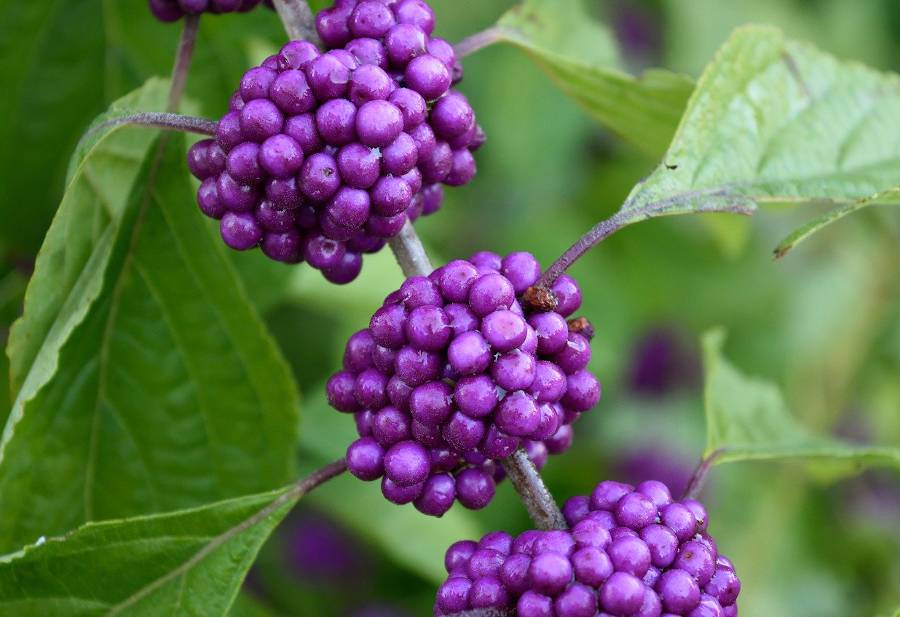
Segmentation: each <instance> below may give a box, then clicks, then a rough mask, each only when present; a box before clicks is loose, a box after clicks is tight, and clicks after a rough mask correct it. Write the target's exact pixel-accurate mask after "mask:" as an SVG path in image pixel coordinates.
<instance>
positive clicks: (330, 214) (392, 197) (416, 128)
mask: <svg viewBox="0 0 900 617" xmlns="http://www.w3.org/2000/svg"><path fill="white" fill-rule="evenodd" d="M179 1H181V0H179ZM212 1H213V0H210V2H212ZM316 26H317V28H318V30H319V34H320V37H321V38H322V40H323V41H324V42H325V44H326V47H327V49H326V50H325V51H322V50H320V49H318V48H316V47H315V46H314V45H312V44H311V43H308V42H305V41H292V42H290V43H288V44H287V45H285V46H284V47H283V48H282V49H281V51H280V52H279V53H278V54H277V55H275V56H272V57H270V58H267V59H266V60H265V61H264V62H263V63H262V64H261V65H260V66H258V67H254V68H252V69H250V70H249V71H247V72H246V73H245V74H244V77H243V78H242V79H241V83H240V85H239V87H238V89H237V91H236V92H235V93H234V95H233V96H232V98H231V105H230V111H229V112H228V113H227V114H226V115H225V116H224V117H222V118H221V120H220V121H219V125H218V131H217V135H216V138H215V139H206V140H203V141H200V142H198V143H197V144H196V145H194V147H193V148H192V149H191V151H190V153H189V155H188V165H189V167H190V170H191V173H193V174H194V176H195V177H197V178H198V179H199V180H201V182H202V183H203V184H202V185H201V187H200V189H199V191H198V193H197V203H198V205H199V206H200V209H201V211H202V212H203V213H204V214H206V215H207V216H209V217H211V218H214V219H217V220H219V221H221V223H220V225H221V231H222V238H223V240H224V241H225V243H226V244H227V245H228V246H230V247H231V248H234V249H236V250H247V249H252V248H255V247H257V246H259V247H261V248H262V250H263V252H264V253H265V254H266V255H267V256H268V257H270V258H271V259H274V260H276V261H281V262H286V263H300V262H302V261H305V262H306V263H308V264H309V265H310V266H312V267H313V268H316V269H318V270H320V271H322V273H323V275H324V276H325V278H327V279H328V280H329V281H331V282H334V283H348V282H350V281H352V280H353V279H355V278H356V276H357V275H358V274H359V272H360V270H361V268H362V256H363V254H365V253H374V252H377V251H379V250H381V248H383V247H384V245H385V243H386V242H387V240H388V239H389V238H391V237H393V236H395V235H397V234H398V233H399V232H400V230H401V229H402V228H403V226H404V225H405V224H406V223H407V221H414V220H415V219H416V218H418V217H419V216H422V215H427V214H432V213H434V212H436V211H437V210H438V209H439V208H440V206H441V202H442V200H443V186H444V185H447V186H460V185H463V184H466V183H468V182H469V181H470V180H471V179H472V178H473V177H474V175H475V172H476V165H475V159H474V157H473V155H472V151H473V150H475V149H477V148H478V147H479V146H480V145H481V144H482V143H483V141H484V133H483V132H482V131H481V128H480V127H479V126H478V124H477V123H476V120H475V114H474V112H473V110H472V107H471V106H470V105H469V103H468V101H467V100H466V98H465V97H464V96H463V95H462V94H461V93H459V92H457V91H455V90H453V89H452V88H451V85H452V82H453V81H454V76H455V78H456V79H457V80H458V78H459V77H460V76H461V74H462V70H461V67H460V65H459V63H458V62H457V61H456V58H455V56H454V55H453V48H452V46H450V45H449V44H447V43H446V41H443V40H442V39H437V38H433V37H432V36H431V33H432V31H433V29H434V15H433V13H432V12H431V9H430V7H429V6H428V5H427V4H426V3H425V2H422V1H421V0H415V1H410V0H403V1H400V2H381V1H380V0H363V1H361V2H356V1H353V0H349V1H342V2H338V3H337V4H336V5H335V6H334V7H332V8H329V9H326V10H324V11H322V12H321V13H319V15H318V18H317V21H316ZM227 215H230V216H227ZM237 215H240V216H239V217H237V218H235V217H236V216H237ZM226 218H227V221H226ZM254 222H255V225H254V224H253V223H254Z"/></svg>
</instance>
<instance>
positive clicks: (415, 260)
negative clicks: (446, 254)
mask: <svg viewBox="0 0 900 617" xmlns="http://www.w3.org/2000/svg"><path fill="white" fill-rule="evenodd" d="M388 244H390V246H391V250H392V251H393V252H394V257H396V258H397V263H398V264H400V269H401V270H403V274H404V276H408V277H409V276H428V275H429V274H431V271H432V270H434V266H432V265H431V260H430V259H428V253H426V252H425V247H424V246H422V241H421V240H420V239H419V235H418V234H417V233H416V230H415V228H414V227H413V226H412V223H410V222H409V221H406V224H405V225H404V226H403V229H401V230H400V233H399V234H397V235H396V236H394V237H393V238H391V239H390V240H389V241H388Z"/></svg>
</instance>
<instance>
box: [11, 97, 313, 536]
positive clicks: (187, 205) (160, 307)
mask: <svg viewBox="0 0 900 617" xmlns="http://www.w3.org/2000/svg"><path fill="white" fill-rule="evenodd" d="M148 88H151V89H152V88H153V85H152V84H151V85H150V86H148ZM138 96H141V95H138ZM154 135H155V132H154V131H149V130H147V129H115V130H113V131H112V132H111V133H110V134H109V135H108V136H107V137H106V138H104V139H102V140H100V141H99V142H98V143H97V144H96V145H95V146H94V148H93V149H92V150H91V151H90V152H89V153H88V154H87V156H86V157H85V158H84V160H83V162H82V163H81V165H80V169H79V170H78V171H76V173H75V174H74V175H73V179H72V182H71V183H70V187H69V189H68V191H67V193H66V197H65V199H64V200H63V203H62V205H61V206H60V210H59V213H58V215H57V217H56V219H55V220H54V223H53V226H52V228H51V230H50V232H49V234H48V237H47V240H46V241H45V244H44V247H43V248H42V251H41V254H40V256H39V258H38V262H37V267H36V271H35V275H34V278H33V280H32V282H31V286H30V288H29V291H28V295H27V301H26V309H25V315H24V317H23V318H22V319H21V320H20V322H19V323H18V324H17V325H16V327H15V330H14V332H13V336H12V339H11V341H10V349H9V353H10V357H11V359H12V366H13V368H12V371H13V375H14V376H15V377H16V383H17V384H21V385H20V389H19V390H18V394H17V397H16V400H15V403H14V405H13V409H12V412H11V414H10V417H9V419H8V421H7V425H6V428H5V430H4V433H3V441H2V444H0V511H2V512H3V516H2V517H0V548H2V549H4V550H10V549H13V548H16V547H18V546H22V545H23V544H25V543H27V542H31V541H34V539H35V538H37V537H38V536H41V535H53V534H58V533H62V532H64V531H66V530H68V529H72V528H74V527H75V526H77V525H79V524H81V523H82V522H84V521H90V520H102V519H108V518H117V517H126V516H134V515H139V514H146V513H153V512H163V511H172V510H176V509H180V508H185V507H193V506H197V505H200V504H204V503H209V502H212V501H216V500H219V499H224V498H228V497H233V496H236V495H244V494H249V493H254V492H259V491H262V490H269V489H271V488H273V487H276V486H279V485H282V484H284V483H285V482H286V481H287V480H288V479H289V478H290V477H291V476H292V467H293V464H292V460H293V453H294V448H295V444H296V427H297V410H298V401H297V393H296V388H295V386H294V383H293V380H292V378H291V376H290V372H289V369H288V368H287V365H286V363H285V362H284V360H283V358H282V357H281V355H280V354H279V352H278V350H277V349H276V347H275V345H274V343H273V341H272V340H271V339H270V337H269V335H268V333H267V332H266V330H265V328H264V326H263V325H262V323H261V322H260V320H259V318H258V316H257V315H256V313H255V312H254V310H253V308H252V306H251V305H250V303H249V301H248V299H247V298H246V295H245V293H244V291H243V288H242V286H241V283H240V281H239V279H238V277H237V275H236V274H235V272H234V270H233V268H232V267H231V265H230V263H229V261H228V259H227V258H226V256H225V252H224V251H225V249H224V248H223V247H222V246H221V242H220V241H219V240H218V239H217V238H215V237H214V236H213V233H212V232H211V230H210V228H209V226H208V225H207V222H206V221H205V220H204V219H203V218H202V216H201V215H200V213H199V212H198V211H197V209H196V207H195V206H194V205H193V203H192V190H191V185H190V183H189V181H188V177H187V171H186V168H185V164H184V147H185V146H184V141H183V138H182V137H181V136H174V135H172V136H169V138H168V140H167V143H168V146H167V147H166V148H165V152H164V155H163V156H162V159H161V160H160V161H159V167H158V171H157V170H155V168H156V165H155V163H156V161H157V149H156V148H155V147H153V146H152V139H153V137H154ZM142 160H143V162H142ZM139 170H140V177H139V178H138V179H137V180H136V181H133V182H129V177H130V178H134V176H135V175H136V174H137V173H138V172H139ZM132 184H133V186H132ZM132 189H133V190H132ZM129 191H131V194H130V197H126V196H127V195H128V194H129Z"/></svg>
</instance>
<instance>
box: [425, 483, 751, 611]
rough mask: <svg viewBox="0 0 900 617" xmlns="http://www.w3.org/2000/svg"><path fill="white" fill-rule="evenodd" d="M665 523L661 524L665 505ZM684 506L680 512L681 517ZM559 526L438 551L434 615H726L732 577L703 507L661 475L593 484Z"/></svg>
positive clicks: (731, 602) (732, 596) (734, 587)
mask: <svg viewBox="0 0 900 617" xmlns="http://www.w3.org/2000/svg"><path fill="white" fill-rule="evenodd" d="M669 511H671V512H674V513H675V514H671V513H670V514H669V517H668V518H670V520H671V521H674V524H673V525H671V526H670V524H669V523H667V522H666V519H667V516H666V513H667V512H669ZM685 513H687V514H686V515H685ZM564 514H565V516H566V520H567V522H568V524H569V529H568V530H567V531H534V530H532V531H526V532H524V533H522V534H519V536H518V537H515V538H513V537H512V536H510V535H509V534H506V533H504V532H492V533H489V534H487V535H485V536H484V537H482V538H481V540H480V541H478V542H473V541H467V540H464V541H460V542H457V543H455V544H453V545H452V546H450V548H449V549H448V550H447V553H446V555H445V558H444V565H445V567H446V569H447V574H448V578H447V580H446V581H445V582H444V584H443V585H442V586H441V587H440V588H439V589H438V592H437V597H436V599H435V605H434V614H435V615H437V616H442V615H452V614H455V613H459V612H462V611H467V610H472V609H476V608H495V609H506V610H513V609H514V610H515V614H516V615H517V617H597V616H600V617H672V616H673V615H684V616H686V617H712V616H717V617H734V616H736V615H737V614H738V611H737V604H736V601H737V597H738V594H739V593H740V589H741V582H740V579H738V577H737V575H736V574H735V570H734V565H733V564H732V563H731V561H730V560H729V559H728V558H727V557H725V556H723V555H720V554H718V551H717V548H716V543H715V541H714V540H713V539H712V538H711V537H710V536H709V535H708V534H707V533H706V529H707V525H708V521H707V517H706V511H705V509H704V508H703V506H702V505H701V504H700V503H698V502H696V501H692V500H686V501H683V502H681V503H679V502H675V501H673V499H672V497H671V495H670V493H669V490H668V488H667V487H666V486H665V485H664V484H663V483H661V482H656V481H648V482H643V483H641V484H639V485H638V486H637V487H634V486H631V485H627V484H621V483H619V482H601V483H600V484H599V485H597V488H596V489H595V490H594V492H593V494H591V495H590V496H580V497H573V498H572V499H570V500H569V501H568V502H566V505H565V507H564Z"/></svg>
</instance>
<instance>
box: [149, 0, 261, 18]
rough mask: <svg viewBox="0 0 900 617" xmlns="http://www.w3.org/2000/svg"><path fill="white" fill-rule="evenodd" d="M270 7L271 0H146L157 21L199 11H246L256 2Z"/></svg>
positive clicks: (253, 6)
mask: <svg viewBox="0 0 900 617" xmlns="http://www.w3.org/2000/svg"><path fill="white" fill-rule="evenodd" d="M260 2H262V4H264V5H265V6H267V7H269V8H272V0H148V4H149V5H150V12H151V13H153V16H154V17H156V19H158V20H159V21H164V22H171V21H178V20H179V19H181V18H182V17H184V16H185V15H200V14H201V13H246V12H247V11H252V10H253V9H255V8H256V6H257V5H258V4H260Z"/></svg>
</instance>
